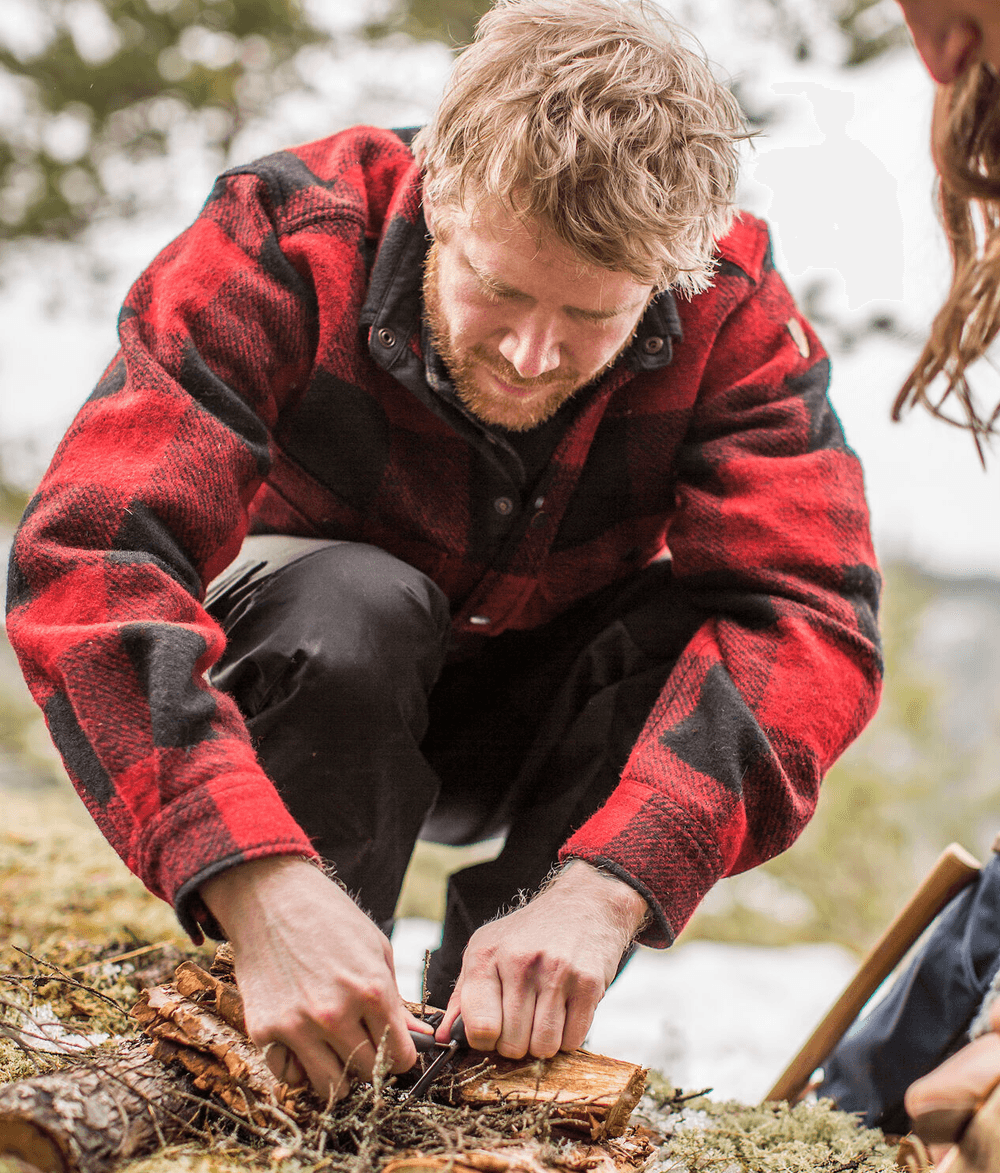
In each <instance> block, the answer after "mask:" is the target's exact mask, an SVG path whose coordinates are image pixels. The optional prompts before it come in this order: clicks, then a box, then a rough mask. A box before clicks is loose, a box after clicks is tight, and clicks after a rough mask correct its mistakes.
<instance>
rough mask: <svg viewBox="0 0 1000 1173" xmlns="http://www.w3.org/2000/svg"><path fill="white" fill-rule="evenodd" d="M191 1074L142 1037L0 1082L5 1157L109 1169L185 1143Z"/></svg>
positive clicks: (48, 1167)
mask: <svg viewBox="0 0 1000 1173" xmlns="http://www.w3.org/2000/svg"><path fill="white" fill-rule="evenodd" d="M193 1100H194V1096H193V1094H192V1089H191V1087H190V1084H189V1082H188V1080H187V1078H186V1077H185V1076H184V1075H183V1073H182V1072H180V1071H179V1070H177V1069H175V1068H172V1067H171V1068H166V1067H164V1066H163V1064H162V1063H158V1062H157V1061H156V1060H155V1059H152V1058H151V1057H150V1055H149V1052H148V1051H147V1049H146V1047H145V1045H144V1044H143V1043H141V1042H134V1041H133V1042H126V1043H123V1044H122V1045H121V1046H120V1047H118V1048H117V1049H116V1050H114V1051H108V1052H96V1053H95V1054H94V1055H93V1056H92V1057H89V1058H88V1059H87V1062H86V1063H77V1064H74V1065H73V1066H70V1067H63V1068H61V1069H60V1070H58V1071H54V1072H52V1073H50V1074H48V1075H38V1076H35V1077H33V1078H31V1079H21V1080H18V1081H17V1082H15V1083H10V1084H6V1085H5V1086H2V1087H0V1154H3V1155H4V1156H7V1155H9V1156H11V1157H15V1158H17V1159H18V1160H20V1161H21V1162H23V1163H24V1164H26V1165H27V1166H33V1167H34V1168H35V1169H37V1170H41V1171H42V1173H106V1171H108V1170H110V1169H112V1168H113V1167H114V1166H115V1165H116V1164H117V1163H118V1162H119V1161H122V1160H125V1159H126V1158H128V1157H134V1156H139V1155H141V1154H143V1153H147V1152H150V1151H151V1150H153V1149H155V1148H157V1147H158V1146H159V1145H161V1144H164V1143H168V1144H172V1143H174V1142H175V1141H180V1140H187V1139H189V1138H190V1136H191V1133H192V1125H191V1122H192V1120H193V1119H194V1117H195V1116H196V1115H197V1113H198V1112H199V1110H200V1107H199V1105H198V1103H196V1102H193Z"/></svg>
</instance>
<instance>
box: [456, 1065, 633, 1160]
mask: <svg viewBox="0 0 1000 1173" xmlns="http://www.w3.org/2000/svg"><path fill="white" fill-rule="evenodd" d="M645 1086H646V1072H645V1070H644V1069H643V1068H642V1067H637V1066H636V1065H635V1064H634V1063H626V1062H624V1061H622V1060H621V1059H610V1058H608V1057H607V1056H606V1055H593V1054H591V1053H590V1052H589V1051H572V1052H565V1051H560V1052H559V1054H558V1055H556V1056H555V1057H554V1058H552V1059H536V1060H528V1061H527V1062H526V1061H525V1060H523V1059H504V1058H503V1057H502V1056H500V1055H496V1054H491V1055H488V1056H484V1055H482V1054H481V1053H479V1052H476V1051H473V1052H470V1053H469V1054H468V1055H466V1056H464V1057H463V1059H462V1060H461V1062H460V1063H459V1064H457V1065H456V1070H455V1074H454V1076H453V1077H452V1078H450V1079H446V1080H444V1081H442V1090H443V1091H444V1093H445V1094H446V1096H447V1098H448V1099H449V1100H451V1102H453V1103H461V1104H495V1103H498V1102H504V1103H509V1104H538V1103H544V1104H550V1105H551V1112H552V1115H551V1117H550V1119H551V1120H552V1122H553V1123H557V1124H558V1125H559V1127H560V1128H564V1129H568V1130H570V1131H572V1132H579V1133H583V1134H584V1135H585V1136H589V1137H590V1138H591V1139H592V1140H600V1139H603V1138H605V1137H614V1136H621V1134H622V1133H623V1132H624V1131H625V1128H626V1127H627V1125H628V1121H629V1117H630V1116H631V1115H632V1110H633V1108H635V1106H636V1104H637V1103H638V1102H639V1098H640V1096H641V1095H642V1093H643V1090H644V1089H645Z"/></svg>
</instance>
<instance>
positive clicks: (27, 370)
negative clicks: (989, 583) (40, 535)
mask: <svg viewBox="0 0 1000 1173" xmlns="http://www.w3.org/2000/svg"><path fill="white" fill-rule="evenodd" d="M725 27H726V26H725V22H723V21H714V20H713V21H712V22H711V23H710V25H706V27H705V28H703V29H701V30H699V31H701V32H702V34H703V35H704V36H705V38H706V40H707V41H708V49H709V52H710V53H711V55H712V56H713V58H714V59H715V60H716V61H718V62H719V63H720V64H721V65H722V66H723V68H724V69H726V70H727V71H728V72H730V73H733V74H737V75H738V74H740V73H741V72H744V73H745V71H746V70H747V69H748V68H749V66H748V64H747V62H748V60H751V59H753V60H754V61H755V65H754V66H753V68H754V70H755V73H754V74H753V75H752V76H749V75H748V76H749V80H750V81H751V82H752V84H753V88H754V92H755V93H756V95H757V96H758V98H759V99H762V100H764V101H765V102H766V104H767V105H768V106H769V107H770V108H772V109H773V110H774V111H775V113H776V114H777V116H778V117H777V120H776V122H775V124H774V125H773V126H772V127H771V128H770V129H769V130H768V132H767V134H766V135H765V136H762V137H761V138H760V139H758V140H757V143H756V147H755V149H754V150H753V152H751V153H750V155H749V157H748V161H747V165H746V169H745V174H744V181H743V195H742V198H743V202H744V203H745V204H746V206H748V207H749V208H750V209H751V210H752V211H755V212H757V213H758V214H763V215H765V216H767V218H768V219H769V220H770V221H771V222H772V225H773V229H774V232H775V238H776V255H777V258H778V262H779V267H780V268H781V270H782V272H783V273H784V274H785V275H786V277H787V278H788V280H789V283H790V284H791V286H792V288H793V290H795V291H796V292H797V293H799V294H801V292H802V291H803V290H804V289H805V288H806V287H807V286H808V285H809V284H810V283H811V282H814V281H816V280H817V279H819V280H825V281H826V282H827V283H828V286H829V288H828V292H827V294H826V295H825V300H824V301H823V303H822V304H823V306H824V309H826V310H827V311H832V312H834V313H835V315H836V316H837V317H839V318H840V319H841V320H846V321H848V322H849V321H853V320H857V321H861V320H863V319H865V318H866V317H868V316H869V315H870V313H871V312H873V311H875V310H881V309H886V310H888V311H889V312H891V313H893V314H894V315H895V316H896V317H897V318H898V319H899V320H900V321H901V322H902V323H903V324H904V325H906V326H907V327H909V328H910V329H911V330H912V341H911V342H900V341H893V340H891V339H884V340H875V341H869V342H866V343H864V344H862V345H860V346H859V347H857V348H856V349H855V350H854V351H853V352H851V353H849V354H846V355H839V356H835V360H834V380H833V389H832V398H833V401H834V404H835V406H836V408H837V411H838V413H839V414H840V416H841V419H842V421H843V423H844V426H845V429H846V431H847V434H848V439H849V440H850V442H851V444H852V445H853V446H854V448H855V449H856V450H857V452H858V453H859V455H860V456H861V458H862V461H863V463H864V465H865V469H866V479H867V485H868V492H869V499H870V504H871V508H872V515H873V528H874V530H875V534H876V541H877V544H878V547H879V550H880V553H881V554H882V556H883V557H885V556H887V555H892V554H901V553H902V554H906V555H908V556H909V557H911V558H914V559H915V560H918V561H920V562H922V563H924V564H925V565H927V566H929V567H930V568H932V569H936V570H939V571H943V572H948V573H959V574H977V573H982V572H988V573H992V574H995V575H1000V447H998V449H997V450H996V452H995V453H994V457H993V459H992V461H990V462H989V469H988V471H987V472H986V473H984V472H983V471H982V469H981V467H980V465H979V463H978V460H977V458H976V455H975V451H974V448H973V445H972V442H971V440H970V439H969V437H968V436H967V435H965V434H963V433H961V432H959V431H957V430H955V429H951V428H948V427H946V426H944V425H942V424H940V423H936V422H934V421H932V420H931V419H929V418H927V417H926V414H925V413H923V412H915V413H912V414H911V415H910V416H909V417H908V418H907V419H906V420H905V421H904V422H903V423H902V424H898V425H893V424H891V423H890V422H889V419H888V415H889V408H890V405H891V403H892V399H893V397H894V395H895V392H896V390H897V388H898V387H899V385H900V384H901V382H902V380H903V378H904V377H905V374H906V372H907V371H908V369H909V365H910V364H911V362H912V360H913V358H914V357H915V354H916V350H917V342H918V340H919V338H920V337H921V332H922V329H923V328H924V326H925V325H926V322H927V321H928V320H929V318H930V316H931V314H932V312H933V309H934V307H935V306H936V305H937V304H938V302H939V300H940V298H941V296H942V294H943V291H944V288H945V283H946V279H947V254H946V250H945V248H944V244H943V241H942V237H941V233H940V229H939V227H938V225H937V223H936V221H935V218H934V213H933V209H932V204H931V186H932V173H931V167H930V163H929V159H928V151H927V131H928V123H929V110H930V98H931V84H930V82H929V80H928V79H927V78H926V76H925V74H924V73H923V71H922V69H921V68H920V66H919V65H918V63H917V61H916V58H915V56H914V55H913V54H911V53H907V52H900V53H897V54H894V55H893V56H891V57H890V58H887V59H882V60H879V61H877V62H876V63H874V64H873V65H871V66H868V67H864V68H861V69H856V70H851V71H845V70H837V69H834V68H832V67H830V66H826V65H823V64H822V63H821V64H816V63H811V64H805V65H797V64H794V63H791V62H789V61H788V60H787V58H786V56H785V54H783V53H781V52H777V51H771V46H767V47H766V48H767V52H765V53H763V54H761V53H758V54H757V56H756V58H755V57H754V53H753V52H752V51H751V50H752V48H753V47H752V46H751V49H748V47H747V44H746V42H745V40H737V39H736V38H735V36H734V35H731V36H730V38H729V39H728V41H727V40H726V39H725V38H724V37H723V39H721V40H720V39H719V38H720V37H722V33H721V32H720V31H719V30H720V29H724V28H725ZM709 32H712V33H713V34H714V39H715V40H716V41H717V42H718V43H713V41H712V38H711V37H710V36H709ZM447 62H448V57H447V54H446V53H445V52H444V50H443V49H442V47H440V46H436V45H431V46H421V47H416V48H414V49H412V50H410V49H406V48H405V47H399V46H396V47H394V48H390V49H386V50H377V49H372V48H370V47H366V48H364V49H363V50H362V49H360V48H359V50H358V51H357V52H356V53H351V54H347V55H343V56H342V57H341V59H340V62H339V65H340V68H339V69H338V70H336V71H330V70H329V69H327V70H324V69H322V68H320V67H319V65H317V66H316V68H315V71H314V81H315V83H316V90H315V92H314V93H313V95H312V96H310V97H308V98H306V97H303V98H299V99H289V100H287V101H286V102H284V103H283V104H282V106H281V108H280V109H279V110H276V111H275V112H274V116H273V118H272V119H271V121H270V122H269V123H268V125H267V126H266V127H262V128H258V129H257V130H256V131H255V132H254V134H253V136H252V137H251V136H249V135H248V136H247V138H246V140H245V141H244V142H243V144H241V148H242V151H243V153H242V154H240V155H239V158H245V157H249V156H252V155H254V154H258V153H261V152H263V151H266V150H269V149H272V148H274V147H277V146H281V145H287V143H288V142H295V141H302V140H303V139H306V138H309V137H313V136H318V135H320V134H322V133H324V132H325V131H326V130H328V129H335V128H336V127H338V126H342V125H346V124H349V123H351V122H354V121H358V120H361V119H363V118H365V117H366V116H367V117H368V118H369V119H370V120H371V121H374V122H378V123H380V124H382V125H399V124H406V123H409V122H414V121H419V120H421V119H422V118H423V117H426V115H427V113H428V112H429V111H430V110H431V109H432V108H433V104H434V102H435V100H436V96H437V93H438V92H439V88H440V85H441V82H442V79H443V77H444V73H445V70H446V68H447ZM394 78H400V79H403V80H401V81H400V82H399V83H396V82H394V81H393V79H394ZM369 110H370V113H368V111H369ZM172 178H173V180H174V182H175V185H176V188H177V199H176V206H175V209H174V211H172V212H171V214H170V215H169V216H167V217H166V218H162V219H160V220H159V221H156V222H149V221H145V222H142V221H136V222H131V223H125V224H119V225H115V226H110V227H106V228H104V229H102V231H101V233H100V234H99V235H97V234H95V237H94V239H93V242H92V243H93V244H94V248H95V252H96V254H97V255H99V256H100V258H101V260H102V263H103V264H104V265H105V266H106V269H107V273H108V279H107V281H106V284H105V286H104V287H102V288H95V287H94V286H93V285H92V284H90V283H88V282H86V281H84V280H82V279H81V277H80V275H79V273H78V272H77V271H76V270H75V266H78V265H80V264H81V263H82V262H81V260H80V258H79V257H74V255H73V254H71V253H70V252H68V251H67V250H66V249H63V248H52V249H44V248H43V249H39V250H35V251H34V252H33V253H32V254H31V255H30V256H27V257H21V256H20V255H19V254H18V253H17V252H16V251H12V252H11V254H10V256H9V257H8V262H7V266H6V279H5V283H4V285H3V287H2V288H0V437H3V439H4V441H5V442H6V443H7V445H8V446H9V445H10V444H11V443H12V442H13V443H14V444H15V446H16V448H17V449H20V450H21V452H22V454H23V456H24V461H23V463H25V464H27V465H28V466H30V467H35V468H37V467H39V466H40V464H41V463H44V459H47V456H48V453H50V452H51V450H52V448H53V447H54V445H55V443H56V441H57V440H58V437H59V435H60V434H61V433H62V431H63V430H64V428H65V427H66V425H67V424H68V422H69V420H70V419H71V418H72V415H73V412H74V411H75V410H76V408H77V406H78V405H79V403H80V402H82V400H83V399H84V397H85V396H86V394H87V393H88V391H89V389H90V387H91V386H92V384H93V383H94V381H95V380H96V378H97V377H98V375H99V374H100V372H101V369H102V367H103V366H104V364H105V363H106V362H107V361H108V359H109V358H110V357H111V355H112V354H113V352H114V347H115V338H114V318H115V314H116V313H117V306H118V303H119V301H120V299H121V297H122V296H123V294H124V292H125V290H126V289H127V286H128V284H129V283H130V281H131V280H132V279H133V278H134V277H135V276H136V275H137V274H138V272H139V271H140V270H141V268H142V267H143V265H144V264H145V263H146V262H147V261H148V260H149V259H150V257H151V256H152V255H153V253H154V252H155V251H156V249H157V248H159V247H160V246H162V245H163V244H165V243H166V241H167V240H169V238H170V237H171V236H172V235H173V234H174V233H175V232H176V231H177V230H179V228H180V227H182V226H183V225H184V224H185V223H186V222H187V221H188V220H189V219H190V218H191V217H192V216H193V215H194V214H195V213H196V211H197V208H198V206H199V205H200V203H201V201H202V199H203V198H204V195H205V194H206V193H207V191H208V189H209V186H210V184H211V179H212V175H211V173H210V171H209V169H208V167H207V165H206V163H205V161H204V160H203V159H201V158H200V157H199V155H198V153H197V151H195V150H194V148H193V147H191V146H185V145H184V144H183V143H181V144H179V145H178V151H177V154H176V155H175V157H174V161H173V164H172ZM819 332H820V334H821V336H822V337H825V338H826V340H827V341H828V342H830V341H832V339H831V337H830V331H829V330H828V329H826V328H824V327H823V326H822V325H821V326H820V327H819ZM14 455H15V457H16V455H17V453H16V452H15V454H14ZM16 463H17V462H16V461H15V464H16ZM15 471H16V468H15Z"/></svg>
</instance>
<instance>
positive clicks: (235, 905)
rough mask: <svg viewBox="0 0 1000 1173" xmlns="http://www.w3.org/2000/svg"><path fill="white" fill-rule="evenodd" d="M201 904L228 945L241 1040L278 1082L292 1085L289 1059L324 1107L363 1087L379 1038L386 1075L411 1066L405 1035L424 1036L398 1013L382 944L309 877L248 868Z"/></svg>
mask: <svg viewBox="0 0 1000 1173" xmlns="http://www.w3.org/2000/svg"><path fill="white" fill-rule="evenodd" d="M201 895H202V898H203V899H204V901H205V903H206V904H207V905H208V907H209V909H210V910H211V912H212V914H213V915H214V916H215V918H216V919H217V920H218V922H219V924H220V925H221V926H222V928H223V930H224V931H225V933H226V935H227V936H228V938H229V940H230V941H231V943H232V945H233V950H234V953H235V956H236V979H237V982H238V984H239V988H240V993H241V994H242V996H243V1006H244V1012H245V1015H246V1023H247V1030H248V1032H249V1034H250V1038H251V1039H252V1040H253V1041H254V1042H255V1043H256V1044H257V1046H259V1047H261V1048H262V1049H265V1050H266V1051H267V1056H268V1065H269V1066H270V1068H271V1070H272V1071H274V1073H275V1074H276V1075H277V1076H278V1077H279V1078H282V1079H285V1080H286V1081H289V1082H293V1083H294V1082H296V1080H295V1075H296V1073H297V1071H298V1069H297V1067H296V1063H295V1061H296V1060H297V1063H298V1064H299V1065H300V1066H301V1071H302V1072H304V1074H305V1075H306V1076H307V1077H308V1079H309V1082H310V1083H311V1084H312V1085H313V1087H314V1088H315V1089H316V1091H317V1092H318V1094H319V1095H320V1096H322V1097H323V1099H325V1100H330V1099H333V1100H338V1099H340V1098H341V1097H342V1096H344V1095H346V1094H347V1091H348V1090H349V1088H350V1076H351V1075H360V1076H361V1077H362V1078H364V1079H371V1077H372V1073H373V1069H374V1066H375V1055H376V1051H377V1049H378V1046H379V1044H380V1043H381V1041H382V1038H383V1035H384V1036H385V1038H386V1055H387V1058H388V1061H389V1069H390V1070H391V1071H393V1072H400V1071H407V1070H409V1068H410V1067H412V1066H413V1064H414V1063H415V1062H416V1058H417V1052H416V1048H415V1047H414V1045H413V1040H412V1039H411V1038H410V1036H409V1033H408V1031H409V1027H411V1026H415V1027H416V1028H417V1029H418V1030H423V1031H427V1029H428V1028H427V1027H425V1026H423V1024H421V1023H419V1022H418V1021H417V1020H416V1019H415V1018H413V1017H412V1016H411V1015H410V1014H409V1013H408V1012H407V1010H406V1008H405V1007H404V1006H403V1003H402V999H401V998H400V995H399V991H398V989H397V987H396V976H395V972H394V969H393V963H392V948H391V946H390V944H389V940H388V938H387V937H386V936H385V935H384V934H383V933H382V932H381V931H380V930H379V929H378V927H377V926H376V925H375V924H374V923H373V922H372V921H371V920H370V919H369V918H368V917H367V916H365V914H364V913H363V912H362V911H361V909H360V908H358V906H357V905H356V904H355V903H354V901H353V900H352V899H351V898H350V897H349V896H348V895H347V893H346V892H344V891H343V890H342V889H341V888H339V887H338V886H337V885H336V884H335V883H333V882H332V881H331V880H329V879H327V877H326V876H324V875H323V873H322V872H321V871H319V869H318V868H316V867H314V866H313V865H312V864H310V863H307V862H306V861H305V860H303V859H296V858H292V857H289V856H276V857H271V858H268V859H260V860H253V861H251V862H249V863H244V864H238V865H237V866H235V867H233V868H230V869H229V870H228V871H225V872H222V873H220V874H219V875H217V876H213V877H212V879H210V880H207V881H206V882H205V883H204V884H202V886H201ZM269 1044H270V1045H269Z"/></svg>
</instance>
